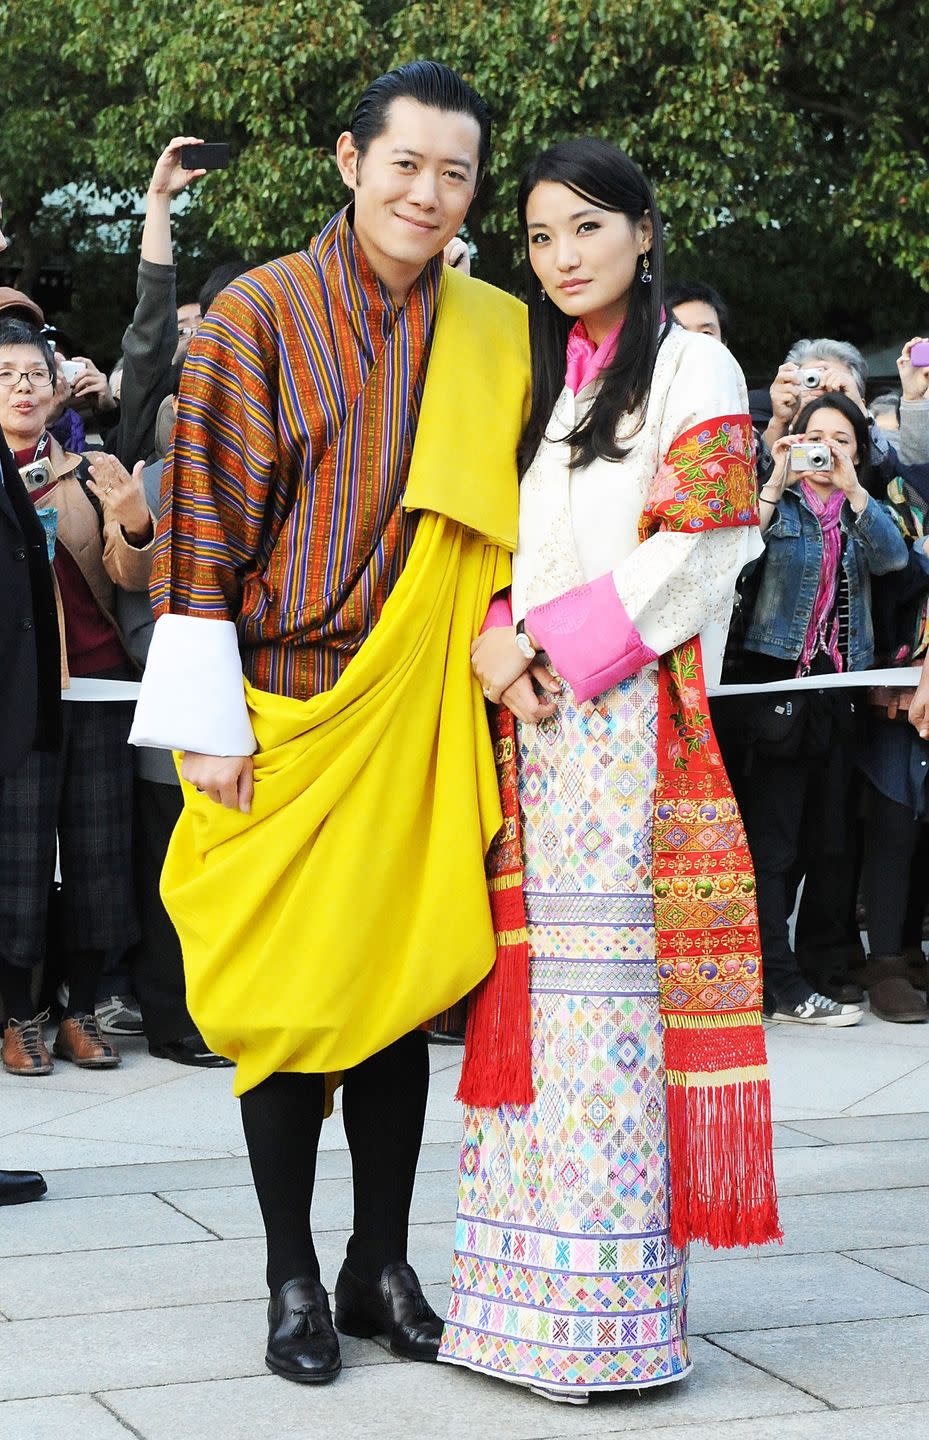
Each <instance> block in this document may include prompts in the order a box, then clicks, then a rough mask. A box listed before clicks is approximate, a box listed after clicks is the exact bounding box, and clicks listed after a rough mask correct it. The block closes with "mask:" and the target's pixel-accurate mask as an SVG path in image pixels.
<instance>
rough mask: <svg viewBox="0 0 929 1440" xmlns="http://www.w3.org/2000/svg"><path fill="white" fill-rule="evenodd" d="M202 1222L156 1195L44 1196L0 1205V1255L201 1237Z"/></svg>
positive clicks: (165, 1242)
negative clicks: (26, 1202)
mask: <svg viewBox="0 0 929 1440" xmlns="http://www.w3.org/2000/svg"><path fill="white" fill-rule="evenodd" d="M208 1233H209V1232H208V1231H206V1230H205V1229H204V1228H203V1226H202V1225H198V1224H197V1223H196V1222H195V1221H193V1220H190V1219H189V1218H188V1217H187V1216H186V1215H180V1214H179V1213H178V1212H177V1211H176V1210H174V1209H172V1208H171V1206H170V1205H166V1204H165V1203H164V1201H162V1200H159V1199H157V1197H156V1196H154V1195H110V1196H104V1197H101V1198H99V1199H92V1200H53V1201H49V1200H47V1199H46V1200H43V1201H39V1202H38V1203H37V1204H32V1205H6V1206H3V1207H2V1208H0V1255H40V1256H42V1255H53V1254H57V1253H60V1252H63V1251H70V1250H108V1249H109V1248H110V1247H112V1246H114V1245H117V1246H118V1245H154V1246H157V1245H170V1244H172V1243H174V1244H177V1243H178V1242H179V1241H183V1240H205V1239H207V1238H208Z"/></svg>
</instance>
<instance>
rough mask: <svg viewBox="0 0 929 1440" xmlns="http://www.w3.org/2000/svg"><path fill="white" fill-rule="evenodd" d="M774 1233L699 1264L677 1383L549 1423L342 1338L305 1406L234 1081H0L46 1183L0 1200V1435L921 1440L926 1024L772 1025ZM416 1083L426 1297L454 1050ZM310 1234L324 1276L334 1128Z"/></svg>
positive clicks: (450, 1208)
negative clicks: (687, 1367) (23, 1195)
mask: <svg viewBox="0 0 929 1440" xmlns="http://www.w3.org/2000/svg"><path fill="white" fill-rule="evenodd" d="M769 1041H770V1053H771V1059H772V1064H773V1070H774V1077H775V1100H776V1119H777V1122H778V1123H777V1146H778V1172H779V1177H780V1188H781V1196H782V1214H783V1220H784V1227H785V1231H786V1243H785V1244H784V1246H783V1248H781V1249H777V1248H775V1249H771V1250H767V1251H765V1252H764V1253H760V1252H755V1253H744V1252H740V1253H737V1254H735V1255H731V1254H726V1255H724V1256H718V1255H713V1254H709V1253H707V1252H706V1251H703V1250H698V1251H695V1253H694V1257H693V1263H692V1266H691V1286H692V1290H691V1295H692V1299H691V1334H692V1337H693V1356H694V1361H695V1370H694V1373H693V1375H692V1377H691V1378H689V1379H688V1380H686V1381H685V1382H683V1383H682V1384H678V1385H673V1386H669V1387H667V1388H664V1389H659V1390H655V1391H650V1392H647V1393H646V1394H645V1395H644V1396H643V1397H641V1398H639V1397H636V1396H633V1395H626V1396H618V1397H597V1398H595V1399H594V1400H592V1401H591V1403H590V1405H589V1406H587V1407H586V1408H580V1407H578V1408H570V1407H566V1406H555V1405H552V1404H550V1403H547V1402H546V1401H545V1400H542V1399H538V1398H536V1397H534V1396H532V1395H530V1394H528V1393H527V1392H524V1391H522V1390H519V1389H516V1388H514V1387H511V1386H508V1385H503V1384H501V1383H498V1382H494V1381H490V1380H487V1379H484V1378H482V1377H478V1376H475V1375H472V1374H470V1373H466V1372H462V1371H458V1370H451V1369H449V1368H446V1367H441V1368H440V1367H437V1366H425V1365H408V1364H403V1363H401V1362H399V1361H397V1360H394V1359H393V1358H392V1357H391V1356H390V1354H389V1353H388V1352H387V1351H386V1350H385V1349H383V1348H382V1347H381V1346H379V1345H378V1344H376V1343H374V1342H370V1341H368V1342H365V1341H358V1340H350V1339H346V1340H344V1341H343V1357H344V1360H345V1367H346V1368H345V1371H344V1373H343V1374H342V1376H341V1377H340V1378H339V1380H338V1381H337V1382H336V1383H335V1384H334V1385H331V1386H327V1387H325V1388H324V1389H321V1390H314V1389H310V1390H306V1389H303V1388H301V1387H299V1386H296V1385H291V1384H287V1383H285V1382H283V1381H281V1380H277V1379H275V1378H273V1377H272V1376H270V1375H268V1373H267V1372H266V1371H265V1369H264V1365H263V1348H264V1347H263V1338H264V1309H265V1300H264V1297H263V1247H262V1242H261V1239H260V1234H261V1226H260V1220H259V1216H258V1209H257V1206H256V1203H255V1200H254V1196H253V1192H252V1189H251V1186H250V1184H249V1176H248V1168H247V1161H246V1159H245V1151H244V1146H243V1143H242V1135H241V1131H240V1128H239V1119H238V1112H237V1107H236V1105H235V1103H234V1102H233V1100H232V1098H231V1094H230V1080H229V1072H228V1071H218V1072H199V1071H195V1070H187V1069H183V1068H181V1067H179V1066H174V1065H171V1064H170V1063H168V1062H165V1061H159V1060H152V1059H151V1058H150V1057H149V1056H148V1055H147V1053H144V1052H143V1047H142V1046H141V1044H139V1043H137V1042H127V1043H126V1044H125V1045H124V1047H123V1048H124V1053H125V1057H126V1058H125V1062H124V1064H123V1067H122V1069H120V1070H118V1071H116V1072H113V1073H110V1074H102V1075H94V1074H91V1073H88V1072H86V1071H80V1070H75V1069H73V1068H71V1067H69V1066H67V1065H64V1064H59V1065H58V1066H57V1068H56V1070H55V1072H54V1074H53V1075H51V1076H50V1077H48V1078H47V1079H42V1080H21V1079H14V1078H13V1077H11V1076H2V1077H0V1162H2V1164H4V1165H6V1166H8V1167H14V1168H18V1167H30V1166H36V1167H38V1168H40V1169H42V1170H44V1171H45V1172H46V1174H47V1177H48V1181H49V1194H48V1196H47V1198H46V1199H45V1200H43V1201H42V1202H41V1203H39V1204H33V1205H28V1206H17V1207H8V1208H5V1209H2V1210H0V1257H2V1258H0V1440H27V1437H31V1436H38V1435H49V1436H51V1435H57V1436H60V1437H63V1440H126V1436H127V1435H134V1436H136V1437H142V1440H264V1437H268V1440H270V1437H274V1440H309V1437H315V1436H320V1437H322V1436H329V1437H333V1440H338V1437H343V1436H351V1437H361V1436H366V1435H368V1434H375V1435H376V1436H377V1437H378V1440H401V1437H402V1440H419V1437H440V1440H459V1437H460V1440H464V1437H467V1440H474V1437H475V1436H486V1437H487V1440H497V1437H511V1440H560V1437H573V1440H582V1437H594V1436H597V1437H600V1436H608V1435H620V1434H621V1435H626V1434H629V1435H636V1434H645V1433H646V1432H647V1433H649V1434H654V1435H657V1436H660V1437H661V1440H766V1437H777V1440H877V1437H880V1440H917V1437H918V1440H924V1437H925V1436H926V1435H927V1434H929V1365H927V1362H926V1355H927V1353H929V1145H927V1140H929V1025H910V1026H907V1025H886V1024H882V1023H881V1022H879V1021H877V1020H872V1019H871V1017H870V1016H868V1017H866V1020H865V1023H864V1024H863V1025H861V1026H859V1027H858V1028H856V1029H854V1030H845V1031H831V1032H822V1031H819V1032H818V1031H815V1030H799V1029H792V1028H791V1027H785V1026H776V1027H772V1028H771V1031H770V1034H769ZM432 1061H433V1068H434V1071H435V1076H434V1083H433V1090H432V1098H431V1102H430V1110H429V1119H428V1122H427V1127H426V1145H425V1149H424V1152H423V1159H422V1165H421V1168H420V1176H419V1181H418V1184H417V1191H416V1200H415V1205H414V1216H413V1218H414V1221H415V1224H414V1229H413V1240H412V1252H411V1258H412V1259H413V1261H414V1263H415V1264H416V1266H417V1268H418V1270H419V1273H420V1275H421V1277H422V1279H423V1282H424V1284H425V1285H426V1286H427V1287H428V1292H429V1295H430V1298H431V1299H432V1301H433V1304H435V1305H436V1307H437V1308H439V1307H440V1306H441V1305H442V1304H443V1303H444V1298H445V1295H446V1293H447V1292H446V1283H447V1273H448V1268H449V1254H450V1250H451V1245H452V1233H453V1221H452V1216H453V1213H454V1207H455V1165H456V1154H457V1144H456V1142H457V1139H458V1134H459V1116H458V1110H457V1106H456V1105H455V1102H454V1100H453V1094H454V1089H455V1083H456V1075H457V1062H458V1052H457V1051H456V1050H454V1049H448V1048H444V1047H440V1048H435V1049H434V1050H433V1051H432ZM323 1144H324V1146H325V1147H326V1148H325V1151H324V1153H323V1155H322V1156H321V1163H320V1172H319V1173H320V1183H319V1193H318V1197H317V1201H316V1209H315V1222H316V1226H317V1230H318V1232H319V1236H320V1251H321V1256H322V1260H323V1264H324V1275H325V1277H326V1278H327V1279H328V1280H329V1282H330V1284H331V1283H332V1282H333V1280H334V1278H335V1275H336V1273H337V1269H338V1265H339V1263H340V1260H341V1255H342V1252H343V1246H344V1242H345V1238H346V1230H345V1225H346V1217H347V1215H348V1213H349V1206H350V1187H349V1180H348V1174H349V1171H348V1156H347V1152H346V1149H345V1139H344V1135H343V1132H342V1128H341V1123H340V1121H339V1119H338V1117H334V1118H333V1120H331V1121H329V1122H327V1126H326V1130H325V1134H324V1140H323Z"/></svg>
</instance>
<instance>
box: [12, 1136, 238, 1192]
mask: <svg viewBox="0 0 929 1440" xmlns="http://www.w3.org/2000/svg"><path fill="white" fill-rule="evenodd" d="M204 1138H206V1136H205V1137H204ZM227 1154H228V1152H227V1151H225V1150H210V1149H209V1148H207V1147H206V1146H204V1147H202V1148H201V1149H199V1150H194V1149H190V1148H189V1147H187V1148H185V1147H182V1146H181V1147H179V1146H177V1145H170V1144H164V1145H153V1144H145V1145H134V1144H131V1143H129V1142H127V1141H113V1140H79V1139H75V1138H74V1137H70V1138H67V1139H64V1138H62V1137H61V1136H60V1135H48V1134H46V1133H45V1132H44V1130H43V1131H42V1133H41V1134H40V1133H39V1131H37V1130H24V1131H22V1133H20V1134H17V1135H7V1136H5V1138H4V1139H3V1141H2V1142H0V1158H2V1160H3V1164H4V1165H5V1167H6V1168H7V1169H8V1170H41V1171H42V1172H43V1173H44V1174H45V1177H46V1179H47V1180H48V1181H49V1188H50V1189H54V1188H55V1187H56V1184H57V1182H56V1180H55V1179H53V1178H52V1177H53V1176H54V1174H55V1172H56V1171H57V1173H58V1174H59V1175H63V1174H64V1173H65V1172H66V1171H68V1170H85V1171H86V1170H87V1168H88V1166H93V1167H94V1168H95V1169H97V1170H99V1172H100V1174H101V1175H105V1174H106V1173H107V1169H108V1167H109V1166H113V1167H121V1166H124V1165H150V1164H158V1163H159V1162H160V1161H166V1160H215V1159H223V1158H225V1157H226V1155H227ZM145 1188H146V1189H149V1190H150V1189H151V1188H152V1187H151V1186H146V1187H145Z"/></svg>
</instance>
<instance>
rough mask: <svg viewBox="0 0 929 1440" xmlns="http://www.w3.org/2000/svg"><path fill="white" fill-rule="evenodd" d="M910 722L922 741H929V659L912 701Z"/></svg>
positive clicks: (924, 663)
mask: <svg viewBox="0 0 929 1440" xmlns="http://www.w3.org/2000/svg"><path fill="white" fill-rule="evenodd" d="M909 720H910V724H911V725H913V726H915V728H916V729H917V730H918V731H919V734H920V736H921V737H922V739H923V740H929V658H927V659H926V660H924V661H923V669H922V674H921V675H920V677H919V684H918V685H917V687H916V694H915V695H914V696H913V698H912V700H911V701H910V709H909Z"/></svg>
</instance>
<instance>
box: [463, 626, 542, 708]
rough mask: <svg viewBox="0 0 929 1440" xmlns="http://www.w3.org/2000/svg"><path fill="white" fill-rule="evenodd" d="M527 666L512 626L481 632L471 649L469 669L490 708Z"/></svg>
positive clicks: (527, 663)
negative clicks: (489, 703) (488, 701)
mask: <svg viewBox="0 0 929 1440" xmlns="http://www.w3.org/2000/svg"><path fill="white" fill-rule="evenodd" d="M533 648H535V647H533ZM531 664H532V661H531V660H527V659H526V656H525V655H524V654H523V652H522V651H521V650H520V648H519V646H518V645H517V644H516V626H515V625H495V626H493V627H491V629H489V630H484V631H483V632H482V633H481V634H480V635H478V637H477V639H476V640H475V641H474V644H473V645H472V646H471V669H472V670H473V671H474V674H475V676H476V677H477V680H478V682H479V684H480V687H481V689H482V690H483V692H484V695H485V696H486V698H487V699H488V700H490V701H492V702H493V704H494V705H498V704H499V703H500V697H501V695H502V694H503V692H504V690H506V689H507V688H508V687H509V686H510V685H512V683H513V681H514V680H518V679H519V677H520V675H522V674H524V673H525V672H526V671H527V670H528V669H529V666H530V665H531Z"/></svg>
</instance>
